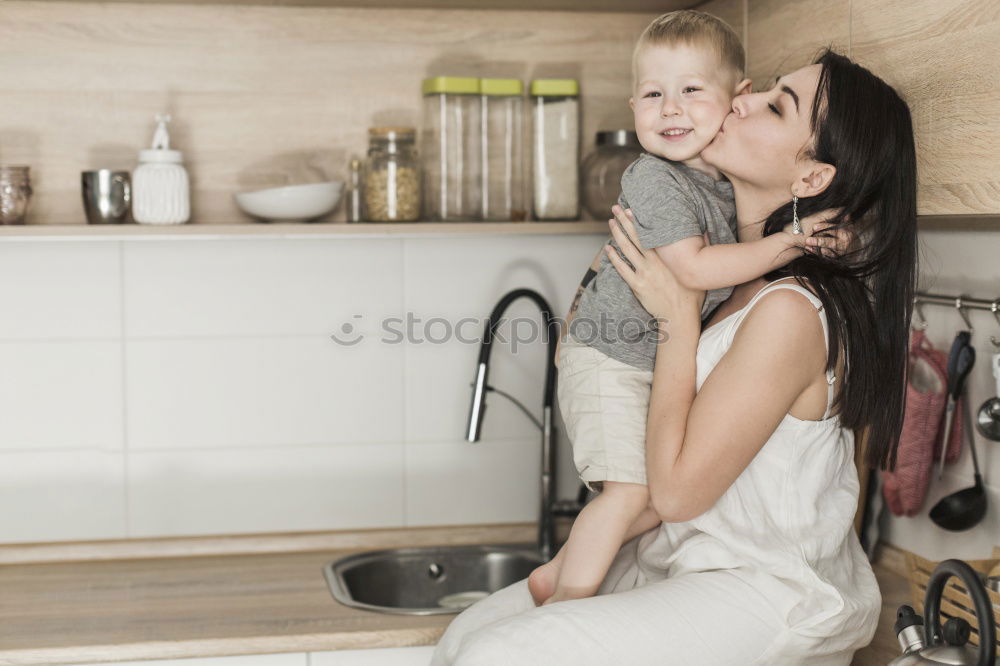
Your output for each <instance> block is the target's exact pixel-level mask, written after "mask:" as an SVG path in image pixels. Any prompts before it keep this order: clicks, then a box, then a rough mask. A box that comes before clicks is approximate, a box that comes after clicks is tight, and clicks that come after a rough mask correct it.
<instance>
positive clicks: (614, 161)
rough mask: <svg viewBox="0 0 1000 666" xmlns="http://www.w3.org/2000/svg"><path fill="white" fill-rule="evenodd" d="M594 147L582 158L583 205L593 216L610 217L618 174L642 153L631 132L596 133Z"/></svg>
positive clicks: (618, 190)
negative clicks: (595, 145) (595, 146)
mask: <svg viewBox="0 0 1000 666" xmlns="http://www.w3.org/2000/svg"><path fill="white" fill-rule="evenodd" d="M596 143H597V148H595V149H594V150H593V152H591V153H590V154H589V155H587V157H586V158H584V160H583V166H582V167H581V169H580V171H581V172H582V173H581V177H582V178H583V207H584V208H586V209H587V212H588V213H590V214H591V215H592V216H593V217H594V219H597V220H607V219H610V218H611V207H612V206H614V205H615V204H616V203H618V195H619V194H620V193H621V189H622V174H623V173H625V169H626V168H628V166H629V165H630V164H632V162H634V161H636V160H637V159H639V156H640V155H641V154H642V145H641V144H640V143H639V137H638V136H636V133H635V132H632V131H629V130H611V131H605V132H598V133H597V141H596Z"/></svg>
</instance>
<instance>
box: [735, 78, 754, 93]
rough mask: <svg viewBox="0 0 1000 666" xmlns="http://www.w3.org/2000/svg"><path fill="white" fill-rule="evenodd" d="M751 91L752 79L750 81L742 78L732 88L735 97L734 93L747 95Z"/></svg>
mask: <svg viewBox="0 0 1000 666" xmlns="http://www.w3.org/2000/svg"><path fill="white" fill-rule="evenodd" d="M752 92H753V81H751V80H750V79H743V80H742V81H740V82H739V83H737V84H736V87H735V88H734V89H733V96H734V97H735V96H736V95H749V94H750V93H752Z"/></svg>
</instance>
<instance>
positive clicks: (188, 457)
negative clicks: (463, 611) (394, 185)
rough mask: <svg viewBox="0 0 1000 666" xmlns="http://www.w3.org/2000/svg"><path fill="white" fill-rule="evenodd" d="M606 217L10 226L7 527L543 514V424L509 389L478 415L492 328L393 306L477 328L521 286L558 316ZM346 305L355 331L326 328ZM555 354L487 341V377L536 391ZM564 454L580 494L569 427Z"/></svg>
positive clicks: (0, 507) (185, 530) (563, 463)
mask: <svg viewBox="0 0 1000 666" xmlns="http://www.w3.org/2000/svg"><path fill="white" fill-rule="evenodd" d="M603 240H604V238H603V237H602V236H601V235H598V234H595V235H582V236H580V235H569V236H555V235H550V236H524V235H512V236H487V235H474V236H467V237H445V236H434V237H428V238H400V237H391V236H390V237H386V238H383V239H361V238H330V239H260V238H256V239H248V238H234V239H231V240H215V239H195V238H192V239H181V240H165V239H136V240H128V241H102V240H93V241H89V240H88V241H69V240H65V241H51V240H50V241H43V240H33V241H17V242H5V243H2V244H0V310H2V311H3V312H4V313H5V315H6V316H5V317H3V318H2V321H0V367H2V368H3V369H4V371H3V372H2V373H0V398H2V399H3V404H4V407H5V409H4V418H3V419H0V542H2V543H18V542H31V541H60V540H83V539H108V538H126V537H148V536H173V535H199V534H234V533H251V532H284V531H299V530H327V529H356V528H367V527H394V526H418V525H440V524H470V523H503V522H519V521H531V520H535V519H537V512H538V503H539V484H540V479H539V477H540V458H541V450H540V436H539V433H538V431H537V429H536V428H535V426H533V425H532V424H531V423H530V422H529V421H528V420H527V419H526V418H525V417H524V416H523V415H522V414H521V413H520V412H519V411H518V410H517V409H516V408H515V407H514V406H512V405H510V404H509V403H508V402H507V401H506V400H504V399H503V398H502V397H500V396H497V395H495V394H494V395H491V396H490V397H489V403H488V404H489V410H488V416H487V419H486V422H485V425H484V429H483V438H482V441H481V442H478V443H475V444H470V443H468V442H466V441H465V440H464V439H463V431H464V428H465V425H466V419H467V416H468V408H469V398H470V390H471V389H470V386H469V384H470V383H471V381H472V378H473V374H474V371H475V364H476V358H477V355H478V345H477V344H469V343H462V342H457V341H454V340H452V341H450V342H447V343H444V344H431V343H427V342H424V343H417V342H412V341H411V342H409V343H407V344H389V343H387V342H384V341H383V340H382V338H383V329H382V327H381V322H382V320H383V319H384V318H385V317H402V318H405V316H406V313H407V312H411V313H412V314H413V316H414V317H417V318H419V319H420V320H421V322H420V324H419V326H418V331H419V332H420V333H421V338H423V333H424V331H423V326H424V325H425V324H426V322H427V321H428V320H429V319H431V318H434V317H440V318H443V319H444V320H446V321H448V322H451V323H452V324H454V323H455V322H457V320H459V319H461V318H462V317H470V318H474V319H475V320H476V321H475V323H474V324H469V325H467V326H466V327H465V328H464V329H463V332H464V333H466V334H467V335H471V336H472V337H474V338H476V339H478V338H479V336H480V335H481V332H482V322H484V320H485V318H486V316H487V315H488V314H489V312H490V310H491V309H492V307H493V306H494V305H495V303H496V302H497V300H498V299H499V298H500V296H502V295H503V294H504V293H506V292H507V291H509V290H510V289H514V288H517V287H529V288H533V289H536V290H538V291H539V292H541V293H542V294H543V295H544V296H545V297H546V298H547V299H548V300H549V301H550V303H551V304H552V306H553V308H554V309H555V312H556V314H557V316H563V315H564V314H565V310H566V308H567V307H568V305H569V303H570V301H571V299H572V297H573V294H574V293H575V291H576V287H577V285H578V284H579V280H580V278H581V277H582V275H583V272H584V271H585V270H586V266H587V265H588V264H589V263H590V261H591V259H592V258H593V257H594V254H595V253H596V252H597V250H598V249H599V248H600V246H601V244H602V242H603ZM355 315H360V318H356V317H355ZM506 316H507V317H522V316H523V317H526V318H531V319H533V320H538V319H539V315H538V313H537V310H535V309H534V306H533V305H532V304H531V303H529V302H524V303H517V304H516V305H514V306H512V307H511V308H510V310H509V311H508V312H507V313H506ZM345 323H351V324H352V325H354V327H355V331H357V332H361V333H364V334H365V337H364V338H363V339H362V340H361V342H359V343H358V344H356V345H353V346H342V345H338V344H336V343H335V342H334V341H333V340H332V339H331V338H330V335H331V334H332V333H335V332H337V333H342V330H341V326H342V325H343V324H345ZM443 326H444V323H443V322H437V323H435V324H433V325H432V326H431V327H430V329H429V330H428V331H427V332H428V333H429V334H430V335H431V336H433V337H437V336H439V335H441V333H442V331H443V330H444V329H443ZM343 337H345V338H346V337H347V336H343ZM543 361H544V356H543V349H542V346H541V345H540V344H539V343H537V342H536V343H529V344H526V345H522V346H521V347H520V348H519V349H518V351H517V353H516V354H512V353H511V351H510V350H509V348H504V346H503V345H499V344H498V345H495V348H494V350H493V356H492V368H491V375H490V382H491V384H493V385H495V386H497V387H499V388H501V389H503V390H506V391H508V392H510V393H512V394H513V395H515V396H516V397H518V398H519V399H520V400H522V401H523V402H525V404H527V405H528V406H529V408H531V409H532V410H533V411H535V412H536V414H538V413H540V405H541V399H542V376H541V374H540V372H539V368H540V367H541V365H542V364H543ZM559 464H560V467H561V470H560V475H559V478H560V484H559V491H560V495H561V496H563V497H575V494H576V490H577V488H578V485H577V483H576V481H575V472H574V470H573V467H572V457H571V453H570V452H569V450H568V446H567V445H566V444H565V443H564V444H563V445H562V450H561V451H560V460H559Z"/></svg>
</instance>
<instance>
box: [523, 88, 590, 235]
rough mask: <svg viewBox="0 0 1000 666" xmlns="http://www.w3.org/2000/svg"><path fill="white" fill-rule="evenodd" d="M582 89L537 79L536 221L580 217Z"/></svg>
mask: <svg viewBox="0 0 1000 666" xmlns="http://www.w3.org/2000/svg"><path fill="white" fill-rule="evenodd" d="M579 95H580V86H579V83H578V82H577V81H576V80H575V79H535V80H534V81H532V82H531V96H532V106H533V112H532V117H533V121H534V122H533V130H532V141H531V143H532V158H533V160H532V167H533V169H534V178H533V185H534V187H533V188H532V189H533V193H534V211H535V218H536V219H539V220H575V219H577V218H578V217H579V215H580V103H579Z"/></svg>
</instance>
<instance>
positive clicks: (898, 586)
mask: <svg viewBox="0 0 1000 666" xmlns="http://www.w3.org/2000/svg"><path fill="white" fill-rule="evenodd" d="M566 527H568V525H562V526H561V529H560V532H563V533H564V530H565V528H566ZM359 535H361V536H359ZM363 535H364V532H357V533H352V534H346V533H341V534H340V535H338V536H339V537H340V540H339V541H338V539H337V538H333V539H326V540H324V539H316V538H313V539H311V540H306V542H307V543H311V544H313V545H315V544H316V543H317V542H319V543H324V542H329V543H332V544H337V543H339V542H348V543H355V545H358V539H359V538H362V537H363ZM533 535H534V532H533V524H531V523H526V524H523V525H507V526H496V527H495V528H492V529H491V528H490V527H487V526H480V527H455V528H416V529H413V530H381V531H371V532H370V536H371V542H370V543H371V544H372V545H371V546H370V547H354V548H347V549H342V548H321V549H311V550H306V551H304V552H303V551H293V550H287V548H289V547H292V546H294V545H295V544H294V541H295V540H294V539H292V542H291V543H285V544H283V546H284V547H276V546H275V544H276V543H278V539H277V538H271V539H268V538H266V537H265V538H263V539H261V538H256V539H255V540H253V541H252V543H253V544H256V546H257V547H260V546H261V544H267V543H270V544H271V546H272V547H271V548H266V549H267V550H272V551H276V552H255V553H240V552H236V551H238V550H239V548H238V547H234V546H233V543H232V540H225V539H222V540H217V542H218V543H225V544H226V547H225V548H222V550H224V551H225V552H221V553H218V554H206V550H210V549H209V548H207V547H206V543H211V542H206V541H205V540H192V541H194V542H196V545H197V547H193V548H192V549H191V552H192V553H199V554H196V555H188V556H184V555H178V554H177V553H178V552H180V551H181V550H183V544H181V543H179V541H182V540H159V543H157V542H156V541H155V540H150V541H151V543H149V544H147V547H145V548H143V547H141V546H140V547H137V546H136V545H135V544H134V543H133V544H124V542H118V544H117V546H118V547H119V554H121V552H125V553H126V554H127V557H128V558H129V559H109V558H108V557H98V556H96V555H95V554H96V553H98V552H99V549H98V548H96V546H93V545H92V546H91V547H90V548H89V549H87V548H82V549H81V547H80V545H79V544H66V546H65V548H66V550H65V552H67V553H75V554H76V555H77V556H79V553H81V552H87V553H89V554H90V557H89V558H88V559H83V560H80V559H77V560H75V561H57V560H55V559H54V556H53V554H52V552H49V551H50V550H51V549H46V548H45V547H38V548H35V549H34V552H35V554H36V555H38V557H37V558H36V561H17V560H18V558H20V559H22V560H25V559H27V558H25V556H24V553H25V549H24V548H23V547H22V548H21V549H20V550H17V547H12V548H13V550H12V551H11V552H14V553H16V554H17V555H18V557H9V556H8V557H7V559H6V560H4V559H3V557H2V556H3V555H4V553H3V548H2V547H0V562H4V561H6V562H7V563H6V564H0V664H4V665H10V666H13V665H21V664H65V663H80V662H102V661H122V660H139V659H156V658H161V659H162V658H184V657H207V656H222V655H240V654H265V653H278V652H309V651H317V650H335V649H346V648H367V647H399V646H410V645H432V644H434V643H436V642H437V640H438V638H439V637H440V636H441V634H442V633H443V631H444V629H445V627H446V626H447V625H448V624H449V623H450V622H451V620H452V618H454V615H438V616H407V615H389V614H383V613H372V612H367V611H363V610H358V609H354V608H350V607H347V606H343V605H341V604H340V603H338V602H337V601H335V600H334V599H333V597H332V596H331V595H330V592H329V589H328V588H327V585H326V581H325V580H324V579H323V574H322V571H321V568H322V566H323V565H324V564H326V563H327V562H329V561H330V560H333V559H336V558H339V557H342V556H344V555H346V554H348V553H351V552H357V551H359V550H371V549H375V548H383V547H391V546H392V545H393V542H394V541H395V542H398V543H397V544H396V545H418V544H421V545H423V544H430V543H477V542H478V543H489V542H494V543H504V542H507V543H510V542H530V541H532V540H533ZM248 543H250V542H248ZM164 544H169V547H166V546H165V545H164ZM110 545H112V546H114V545H115V544H110ZM157 545H159V547H160V548H161V550H165V551H166V552H169V553H171V555H170V556H160V557H157V556H156V547H157ZM121 548H124V549H125V550H124V551H122V550H121ZM111 552H114V548H111ZM8 555H9V553H8ZM876 574H877V575H878V577H879V581H880V584H881V585H882V589H883V605H884V610H883V614H882V618H881V620H880V623H879V629H878V633H877V634H876V639H875V641H873V643H872V645H871V646H870V647H869V648H866V649H865V650H862V651H860V652H858V654H857V656H856V658H855V660H854V664H856V665H858V666H884V664H886V663H888V662H889V661H890V660H891V659H892V658H894V657H895V656H897V655H898V654H899V651H898V648H897V646H896V642H895V637H894V636H892V635H891V631H892V629H891V627H892V623H893V621H894V619H895V612H896V607H897V606H898V605H899V603H904V602H905V600H906V599H908V591H907V587H906V581H905V579H904V578H903V577H902V576H900V575H898V574H897V573H894V572H893V571H892V570H890V569H888V568H884V567H881V566H878V567H876Z"/></svg>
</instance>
